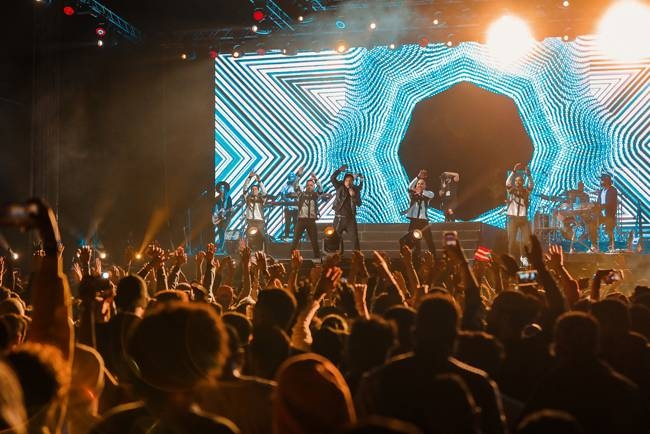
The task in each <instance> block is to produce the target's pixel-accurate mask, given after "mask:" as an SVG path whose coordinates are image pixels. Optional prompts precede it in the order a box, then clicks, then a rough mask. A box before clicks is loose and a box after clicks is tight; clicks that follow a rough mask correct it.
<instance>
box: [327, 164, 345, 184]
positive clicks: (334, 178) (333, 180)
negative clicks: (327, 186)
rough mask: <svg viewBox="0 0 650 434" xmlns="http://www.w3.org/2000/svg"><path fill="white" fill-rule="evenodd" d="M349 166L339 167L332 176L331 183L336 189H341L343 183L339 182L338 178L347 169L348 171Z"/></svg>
mask: <svg viewBox="0 0 650 434" xmlns="http://www.w3.org/2000/svg"><path fill="white" fill-rule="evenodd" d="M347 168H348V166H347V164H344V165H343V166H341V167H339V168H338V169H336V170H335V171H334V173H332V176H330V182H331V183H332V185H334V188H339V187H340V186H341V185H343V182H341V181H339V180H338V179H337V178H338V176H339V175H340V174H341V172H343V171H344V170H345V169H347Z"/></svg>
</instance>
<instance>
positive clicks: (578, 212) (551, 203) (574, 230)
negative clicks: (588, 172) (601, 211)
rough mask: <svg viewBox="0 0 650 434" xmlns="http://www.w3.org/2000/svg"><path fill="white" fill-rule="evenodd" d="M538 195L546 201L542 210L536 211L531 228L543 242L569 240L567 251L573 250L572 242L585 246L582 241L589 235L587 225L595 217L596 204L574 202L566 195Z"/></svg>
mask: <svg viewBox="0 0 650 434" xmlns="http://www.w3.org/2000/svg"><path fill="white" fill-rule="evenodd" d="M539 197H540V198H541V199H543V200H545V201H547V202H548V206H547V207H545V208H544V209H543V211H544V212H537V213H536V214H535V217H534V220H533V230H534V232H535V234H536V235H537V237H538V238H539V239H540V240H543V241H545V244H550V243H561V242H562V241H563V240H566V241H569V242H570V247H569V251H570V252H572V253H573V252H574V244H575V243H579V244H581V245H584V246H585V247H586V244H584V241H586V240H587V239H588V237H589V226H590V225H591V224H592V223H593V222H594V221H595V219H597V208H596V204H594V203H590V202H574V201H572V200H570V198H569V197H568V196H566V195H560V196H548V195H544V194H540V195H539Z"/></svg>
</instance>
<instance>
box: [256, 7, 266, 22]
mask: <svg viewBox="0 0 650 434" xmlns="http://www.w3.org/2000/svg"><path fill="white" fill-rule="evenodd" d="M265 18H266V14H265V13H264V11H263V10H262V9H255V10H254V11H253V20H254V21H256V22H258V23H259V22H260V21H263V20H264V19H265Z"/></svg>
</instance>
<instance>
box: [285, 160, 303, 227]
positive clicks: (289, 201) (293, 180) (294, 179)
mask: <svg viewBox="0 0 650 434" xmlns="http://www.w3.org/2000/svg"><path fill="white" fill-rule="evenodd" d="M303 171H304V168H302V167H301V168H300V169H298V171H296V173H293V172H292V173H290V174H289V175H288V176H287V182H286V183H285V184H284V186H283V187H282V191H280V196H281V199H282V202H283V203H284V205H283V207H284V233H283V236H282V239H286V238H289V235H291V231H292V230H295V229H296V220H297V219H298V208H297V206H296V193H297V191H296V185H297V183H298V182H299V181H300V178H301V177H302V174H303Z"/></svg>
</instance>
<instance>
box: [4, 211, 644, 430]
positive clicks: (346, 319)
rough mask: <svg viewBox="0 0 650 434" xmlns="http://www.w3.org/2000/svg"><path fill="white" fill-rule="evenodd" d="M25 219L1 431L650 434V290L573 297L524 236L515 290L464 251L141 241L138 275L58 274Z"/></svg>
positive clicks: (10, 282) (45, 230) (598, 283)
mask: <svg viewBox="0 0 650 434" xmlns="http://www.w3.org/2000/svg"><path fill="white" fill-rule="evenodd" d="M37 209H38V210H39V211H38V212H39V213H41V214H42V215H45V216H46V217H47V216H48V215H49V216H50V218H49V220H48V218H40V217H38V216H37V217H36V218H34V221H36V222H37V223H34V224H32V227H35V228H36V229H38V230H39V231H40V232H41V236H42V237H43V238H45V239H44V242H43V250H41V251H39V252H37V253H36V254H35V255H34V258H33V259H34V262H35V264H34V270H35V271H34V272H33V274H32V275H31V276H30V278H29V279H28V281H27V282H25V283H24V285H22V286H17V285H15V282H16V280H15V279H12V278H11V276H9V275H8V274H7V273H4V267H2V268H0V273H1V274H0V275H4V278H3V280H2V282H3V283H4V285H5V286H3V287H2V290H1V292H0V351H1V352H2V357H1V358H0V431H1V430H8V431H9V432H14V433H20V434H22V433H60V432H65V433H70V434H84V433H93V434H112V433H116V434H117V433H120V434H121V433H143V434H144V433H165V434H167V433H174V434H184V433H239V432H241V433H244V434H263V433H273V434H294V433H295V434H299V433H304V434H318V433H323V434H325V433H440V434H443V433H444V434H456V433H458V434H461V433H462V434H478V433H485V434H492V433H507V432H513V433H522V434H530V433H549V434H550V433H562V434H572V433H576V434H577V433H584V434H592V433H603V434H614V433H616V434H624V433H639V434H641V433H648V432H649V429H650V411H649V409H650V407H649V402H650V401H649V399H650V347H649V346H648V339H650V288H649V287H648V286H647V285H646V286H644V285H643V284H642V283H639V284H638V285H637V286H636V287H635V288H634V289H633V290H632V291H631V292H629V293H623V292H620V291H618V290H617V289H616V285H617V284H620V282H618V281H617V282H613V280H612V279H611V277H612V271H611V270H600V271H598V272H597V273H596V274H595V275H594V276H593V279H592V280H591V282H590V285H589V286H588V287H587V288H585V289H582V288H580V287H579V285H578V282H577V281H576V279H574V277H573V276H571V275H570V273H569V272H568V271H567V269H566V268H565V267H564V264H563V252H562V249H561V247H559V246H551V248H550V249H549V250H548V251H543V250H542V248H541V246H540V243H539V241H538V240H537V239H536V238H535V237H534V236H532V237H530V241H529V242H528V243H527V247H526V249H527V252H526V253H527V257H528V259H529V262H530V266H531V267H532V268H534V270H535V271H536V273H534V276H535V279H533V280H532V281H530V282H526V283H522V282H521V281H518V280H517V272H518V271H519V266H518V264H517V260H516V259H515V258H513V257H511V256H508V255H502V256H498V257H497V256H496V255H495V257H493V258H491V261H489V262H475V263H473V264H472V263H470V261H468V260H467V258H466V257H465V256H464V254H463V250H462V248H461V244H462V240H458V242H457V243H455V244H454V243H449V244H447V245H445V253H444V255H442V256H439V257H437V256H435V255H434V254H433V253H431V252H430V251H423V252H421V253H420V254H415V252H413V251H411V249H410V248H409V247H408V246H407V245H404V246H402V249H401V257H400V258H399V259H395V258H393V261H391V260H390V258H387V257H386V256H385V255H384V254H382V253H381V252H373V254H372V257H368V258H365V257H364V256H363V254H362V253H361V252H360V251H359V250H355V251H352V252H351V253H350V255H349V257H345V258H343V257H341V255H339V254H334V255H330V256H328V257H326V258H325V259H324V261H323V262H322V263H315V262H311V261H309V260H303V258H302V257H301V256H300V253H299V252H298V251H294V252H293V255H292V258H291V260H290V261H289V262H287V263H281V262H278V261H275V260H274V259H273V258H271V257H269V256H267V255H266V254H265V253H263V252H253V251H251V250H250V249H249V248H248V247H246V246H242V249H241V251H240V252H239V255H238V257H237V258H231V257H218V256H216V255H215V250H216V249H215V246H214V245H213V244H209V245H208V246H206V248H205V250H204V251H200V252H199V253H198V254H196V255H195V256H194V257H193V258H188V255H187V254H186V253H185V251H184V250H183V248H182V247H179V248H177V249H176V250H175V251H171V252H168V251H165V250H163V249H161V248H160V247H158V246H156V245H151V246H149V248H148V249H147V252H146V255H145V257H146V261H145V263H144V265H142V266H140V267H138V266H136V261H135V259H134V256H129V258H128V261H127V262H126V263H124V264H119V265H118V264H110V265H109V264H107V263H105V261H102V260H101V259H100V258H95V257H93V256H94V252H93V250H92V249H90V248H89V247H82V248H80V249H79V250H78V251H77V252H76V254H75V257H76V261H75V263H74V266H73V267H72V269H71V270H69V272H68V273H67V274H66V273H64V271H63V260H62V254H61V252H62V246H61V245H60V243H58V242H57V241H58V237H57V236H58V230H57V229H56V222H55V221H54V220H53V217H52V216H53V214H52V213H51V212H50V213H49V214H48V211H47V208H46V207H45V206H44V205H42V204H40V205H39V206H38V207H37ZM49 224H51V225H53V226H54V228H52V227H49V226H48V225H49ZM396 243H397V240H396ZM0 264H3V262H0Z"/></svg>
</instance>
